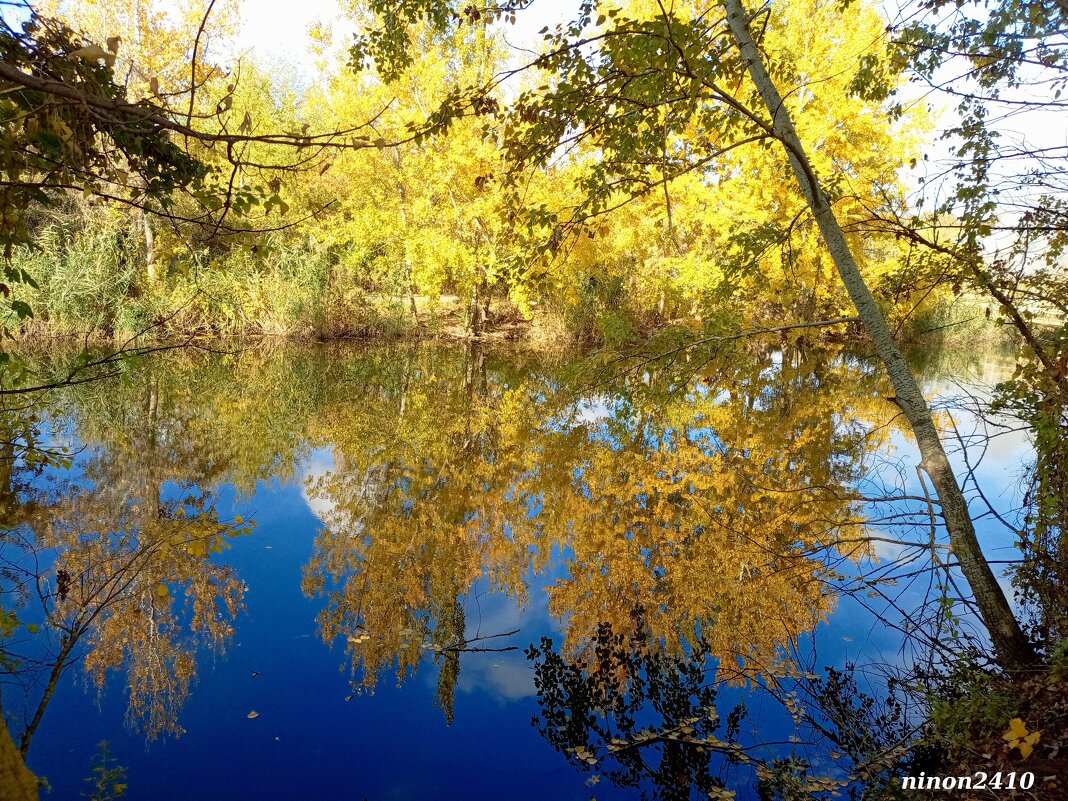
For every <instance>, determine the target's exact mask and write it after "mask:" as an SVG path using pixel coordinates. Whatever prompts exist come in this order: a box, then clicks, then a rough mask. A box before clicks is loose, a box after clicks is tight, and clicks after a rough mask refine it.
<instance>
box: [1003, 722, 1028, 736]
mask: <svg viewBox="0 0 1068 801" xmlns="http://www.w3.org/2000/svg"><path fill="white" fill-rule="evenodd" d="M1026 736H1027V724H1025V723H1024V722H1023V721H1022V720H1020V718H1013V719H1012V720H1010V721H1009V730H1008V731H1007V732H1006V733H1005V734H1004V735H1003V738H1004V739H1006V740H1018V739H1020V738H1021V737H1026Z"/></svg>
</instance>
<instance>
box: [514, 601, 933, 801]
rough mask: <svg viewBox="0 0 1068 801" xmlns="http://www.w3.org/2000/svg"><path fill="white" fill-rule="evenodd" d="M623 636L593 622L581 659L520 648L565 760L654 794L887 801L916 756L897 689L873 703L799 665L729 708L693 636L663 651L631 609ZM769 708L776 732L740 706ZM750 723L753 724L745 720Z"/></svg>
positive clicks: (760, 683) (849, 675) (541, 719)
mask: <svg viewBox="0 0 1068 801" xmlns="http://www.w3.org/2000/svg"><path fill="white" fill-rule="evenodd" d="M632 618H633V623H632V624H631V626H630V627H629V630H628V632H627V633H626V634H623V633H618V632H615V631H613V629H612V627H611V626H609V625H608V624H602V625H601V626H599V627H598V629H597V632H596V634H595V636H594V638H593V640H592V642H591V643H590V646H591V647H590V648H589V649H588V650H587V652H586V654H585V655H584V656H582V657H579V658H577V659H576V658H571V657H568V656H567V655H565V654H564V653H562V652H561V651H560V650H559V649H556V648H554V646H553V643H552V641H551V640H550V639H548V638H543V639H542V641H541V643H540V644H539V645H536V646H531V647H530V648H529V649H528V651H527V655H528V657H529V658H530V659H531V660H532V661H533V663H534V671H535V686H536V688H537V692H538V704H539V715H538V716H537V717H536V718H535V719H534V726H535V728H536V729H537V730H538V732H539V734H541V735H542V736H543V737H544V738H545V739H546V741H547V742H548V743H549V744H550V745H552V746H553V747H554V748H555V749H557V750H558V751H560V752H561V753H563V754H564V755H565V756H566V758H567V759H568V761H569V762H571V764H573V765H575V766H576V767H578V768H580V769H581V770H583V771H584V772H587V773H589V774H591V775H590V778H589V779H588V780H587V784H590V785H593V784H596V783H598V782H599V781H600V780H601V778H602V777H603V778H604V779H606V780H607V781H610V782H611V783H612V784H614V785H617V786H619V787H629V788H636V789H638V790H639V791H640V795H641V798H643V799H650V800H655V801H690V799H716V798H724V799H726V798H734V797H735V789H737V788H747V787H752V788H754V790H755V793H756V795H757V796H758V797H759V798H760V799H762V800H766V801H772V800H773V799H780V800H781V801H795V799H796V800H797V801H800V799H813V798H828V799H829V798H839V797H847V798H852V799H862V798H863V799H876V798H878V799H890V798H894V797H896V796H895V792H896V791H895V790H894V787H893V782H892V779H893V777H895V776H897V775H900V774H901V773H902V772H907V768H906V766H907V765H908V764H914V760H915V759H916V754H914V753H913V752H912V750H911V743H912V741H913V736H912V735H913V734H914V729H913V727H912V724H911V721H910V720H909V715H908V714H907V713H908V710H907V707H906V706H905V705H904V704H903V703H902V701H901V700H900V693H899V692H898V688H897V687H896V686H895V685H894V684H891V685H890V686H889V687H888V688H887V689H886V690H885V692H883V693H882V695H883V697H882V699H881V700H876V699H875V698H874V697H872V696H869V695H867V694H865V693H863V692H862V691H861V690H860V688H859V686H858V684H857V681H856V679H855V676H854V668H853V667H852V666H847V667H846V668H845V669H844V670H834V669H829V668H828V669H825V670H824V673H823V675H822V676H819V675H815V674H812V673H807V672H805V671H801V670H799V669H796V668H795V669H794V670H780V671H779V672H777V673H768V674H761V675H758V676H754V677H753V679H754V680H753V682H752V684H751V685H750V690H749V691H748V692H747V693H746V695H745V696H744V698H743V699H742V700H740V701H738V702H737V703H735V704H734V705H733V706H732V707H731V708H730V709H729V711H726V710H725V714H721V709H720V707H719V706H718V703H721V699H720V695H721V690H722V687H723V679H722V677H721V676H720V675H719V671H718V667H717V660H715V658H714V657H713V656H712V651H711V649H710V648H709V646H708V644H707V643H704V642H701V641H698V642H697V643H695V644H694V645H692V646H691V647H689V648H688V649H687V650H686V651H685V653H681V654H668V653H665V652H664V651H663V649H661V648H659V647H657V646H656V645H655V644H654V643H652V642H651V640H650V639H649V631H648V629H647V628H646V625H645V615H644V612H643V611H642V610H641V609H635V610H633V612H632ZM769 703H770V704H774V705H776V707H777V708H778V710H779V711H780V712H781V713H782V717H783V718H784V720H785V721H786V723H785V726H786V728H785V732H786V734H779V733H777V732H778V731H779V729H773V730H772V731H763V732H761V731H759V730H756V729H755V728H754V726H753V725H747V724H748V723H749V722H750V721H749V715H748V711H747V710H748V705H755V706H758V707H759V708H760V710H761V711H760V717H761V718H765V719H766V718H767V717H769V709H768V708H767V707H768V705H769ZM751 722H752V723H753V724H755V723H756V721H755V720H754V721H751Z"/></svg>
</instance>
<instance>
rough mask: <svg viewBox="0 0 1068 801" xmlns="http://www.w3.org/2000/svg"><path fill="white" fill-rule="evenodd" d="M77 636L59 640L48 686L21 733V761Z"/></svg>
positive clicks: (67, 634)
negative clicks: (57, 651)
mask: <svg viewBox="0 0 1068 801" xmlns="http://www.w3.org/2000/svg"><path fill="white" fill-rule="evenodd" d="M79 636H80V635H78V636H75V635H74V634H72V633H70V632H68V633H66V634H64V635H63V637H62V638H61V639H60V648H59V654H58V655H57V656H56V661H55V662H54V663H53V664H52V670H51V672H50V673H49V675H48V684H46V685H45V690H44V694H43V695H42V696H41V700H40V702H39V703H38V704H37V709H36V711H35V712H34V713H33V719H32V720H31V721H30V724H29V725H28V726H27V727H26V731H24V732H23V733H22V737H20V738H19V754H20V755H21V756H22V758H23V759H25V758H26V752H27V751H29V750H30V741H31V740H32V739H33V735H34V733H35V732H36V731H37V727H38V726H40V725H41V718H43V717H44V713H45V709H47V708H48V702H49V701H51V700H52V695H53V693H55V691H56V685H57V684H59V677H60V676H62V675H63V670H64V669H65V668H66V667H67V657H69V656H70V652H71V651H73V650H74V646H75V644H76V643H77V642H78V638H79Z"/></svg>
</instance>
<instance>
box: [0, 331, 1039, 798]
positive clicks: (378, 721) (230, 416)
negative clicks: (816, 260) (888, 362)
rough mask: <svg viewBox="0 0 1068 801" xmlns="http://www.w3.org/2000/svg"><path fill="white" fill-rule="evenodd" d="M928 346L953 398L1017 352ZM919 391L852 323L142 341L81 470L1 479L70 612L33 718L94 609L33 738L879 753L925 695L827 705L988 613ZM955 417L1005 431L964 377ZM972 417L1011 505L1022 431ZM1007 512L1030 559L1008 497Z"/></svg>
mask: <svg viewBox="0 0 1068 801" xmlns="http://www.w3.org/2000/svg"><path fill="white" fill-rule="evenodd" d="M52 358H59V357H52ZM917 365H918V369H919V370H920V371H921V374H922V375H923V377H924V382H925V387H926V389H927V391H928V393H929V395H931V396H934V397H937V398H942V399H949V398H958V399H959V398H960V397H961V396H963V395H964V394H965V390H967V391H969V392H973V393H977V394H978V395H980V396H985V395H988V394H989V391H990V387H991V386H992V385H993V384H994V383H995V382H996V381H997V380H1000V379H1002V378H1004V377H1006V376H1007V374H1008V372H1009V371H1011V366H1012V362H1011V359H1010V358H1008V357H1007V356H1005V355H1004V354H995V353H991V354H978V353H975V354H964V355H962V354H951V353H944V352H942V353H936V352H931V353H925V354H921V355H920V357H918V358H917ZM888 394H889V393H888V391H887V387H886V386H885V385H884V383H883V381H882V380H881V379H880V373H879V371H878V370H877V369H876V367H875V366H874V365H873V364H872V363H870V362H868V361H866V360H864V359H862V358H857V357H853V356H848V355H844V354H828V353H827V352H826V351H816V352H812V353H807V354H806V353H803V352H798V351H796V350H790V351H789V352H787V353H785V354H784V353H783V352H781V351H770V350H769V351H767V352H758V353H753V352H744V351H738V352H734V353H731V354H718V355H715V356H714V357H713V355H711V354H703V355H702V354H697V353H689V352H687V353H686V354H680V355H678V356H676V357H675V358H672V359H670V360H658V361H646V360H644V359H640V358H637V359H632V360H626V361H617V362H603V361H602V362H598V363H590V362H586V361H583V360H581V359H579V358H577V357H574V358H556V359H550V358H546V357H536V356H532V355H529V354H524V353H522V352H520V351H514V350H487V351H483V350H481V349H477V348H474V347H468V348H463V347H457V348H441V347H430V346H375V347H360V348H342V347H325V346H324V347H300V348H295V347H287V348H280V349H277V350H265V349H252V350H245V351H242V352H235V353H205V352H198V351H187V352H179V353H171V354H167V355H160V356H156V357H153V358H150V359H142V360H140V361H138V362H137V363H136V364H133V365H131V366H129V367H128V368H127V369H126V370H125V371H124V373H123V375H121V376H119V377H117V378H114V379H110V380H108V381H106V382H101V383H96V384H89V385H85V386H83V387H80V388H78V389H77V390H71V391H69V392H67V393H66V394H65V395H62V396H58V397H56V398H55V399H54V403H53V404H52V405H51V406H50V407H49V408H48V409H47V410H46V411H45V412H44V420H45V429H44V431H43V432H42V436H44V437H45V438H46V439H47V440H48V442H49V443H50V444H51V445H53V446H55V447H63V446H67V447H69V448H70V449H71V450H72V452H73V453H74V457H73V463H72V464H71V466H70V467H69V468H67V469H55V468H50V469H46V470H43V471H38V470H34V469H32V467H31V466H29V465H26V464H25V463H24V462H16V465H17V468H16V469H15V470H13V471H9V472H10V473H11V475H9V476H6V477H5V480H6V482H7V486H6V487H5V488H4V492H5V499H7V501H10V502H7V501H5V503H6V505H5V507H4V508H5V510H7V511H6V512H5V514H7V515H8V520H7V525H6V527H7V529H8V531H9V535H8V536H7V538H6V539H5V540H4V542H3V551H2V556H3V558H4V561H5V563H6V564H8V565H9V566H12V565H13V566H15V567H16V568H17V569H16V570H15V572H14V574H12V575H14V576H16V577H17V576H20V575H21V576H22V577H23V583H24V584H25V581H24V579H25V577H26V576H28V575H31V574H32V575H33V577H34V579H35V580H34V581H33V582H30V584H31V585H32V588H33V591H32V592H31V593H30V595H29V597H26V598H23V599H21V602H20V604H21V605H20V607H19V608H20V610H21V611H20V617H22V618H23V620H24V621H27V622H31V623H36V624H39V625H40V626H41V627H42V630H41V633H40V634H39V635H36V636H33V637H29V636H25V637H23V638H21V639H19V640H18V642H17V646H18V647H17V649H13V650H18V651H19V653H20V654H22V655H24V656H25V661H24V663H23V666H22V668H21V669H20V670H19V671H17V672H16V673H15V674H14V675H13V676H10V677H7V678H8V679H9V680H8V681H7V682H6V683H5V685H4V689H3V709H4V713H5V715H6V717H7V720H8V727H9V729H10V730H11V731H12V733H13V734H15V735H17V734H18V733H20V732H21V731H22V730H23V729H25V721H27V720H29V718H30V717H32V715H33V712H34V710H35V709H36V708H37V706H38V703H39V701H40V699H41V697H42V693H43V692H44V690H45V686H46V684H47V681H48V677H49V675H50V670H51V665H52V663H54V660H55V654H56V653H57V651H59V650H60V649H61V648H62V646H63V644H64V640H63V639H62V638H61V633H60V629H61V627H63V626H66V627H67V630H68V631H77V632H78V634H79V636H78V642H77V643H76V645H75V647H74V648H73V650H72V651H71V653H70V661H71V664H70V666H69V667H68V668H67V669H65V670H64V671H62V673H61V675H60V676H59V680H58V682H57V684H56V690H55V694H54V696H53V697H52V698H51V699H50V700H49V702H48V703H47V705H46V707H45V708H44V713H43V716H42V717H41V720H40V725H39V727H38V728H37V729H36V731H35V733H34V735H33V739H32V745H31V747H30V749H29V757H28V764H29V766H30V767H31V768H32V769H33V770H34V771H35V772H37V773H38V774H39V775H41V776H44V777H46V778H47V780H48V782H49V783H50V785H51V786H52V788H53V792H52V794H51V795H50V796H46V797H50V798H55V799H73V798H78V797H80V794H81V793H82V792H83V791H86V792H87V793H89V794H91V791H90V790H88V789H87V788H89V785H88V784H87V783H86V777H88V776H90V774H91V772H92V770H93V764H94V754H95V753H96V752H97V748H98V744H99V743H100V742H101V741H107V742H108V743H109V744H110V750H111V753H112V756H113V758H114V763H113V764H115V765H118V766H121V768H122V769H123V770H124V778H123V779H122V781H123V782H124V783H125V784H126V785H127V789H126V792H125V796H124V797H125V798H127V799H134V800H135V801H139V800H141V799H144V800H145V801H149V800H151V801H167V800H168V799H216V798H218V799H228V801H240V800H243V799H248V800H249V801H252V800H253V799H255V800H256V801H271V800H273V799H278V800H279V801H281V800H282V799H305V798H316V799H354V800H355V801H359V800H360V799H370V800H371V801H378V799H383V800H384V799H439V798H440V799H445V798H464V799H472V800H473V799H494V801H497V799H500V798H502V797H504V798H513V799H554V801H563V800H565V799H576V801H578V800H580V799H581V800H582V801H586V799H590V798H597V799H615V798H619V799H628V798H635V799H637V798H641V797H648V798H665V799H668V798H671V799H676V798H677V799H688V798H706V797H717V793H719V789H717V788H725V789H726V790H731V791H734V792H735V793H736V794H737V797H739V798H755V797H756V784H757V781H758V779H759V777H761V776H764V777H765V779H766V780H768V781H771V780H772V779H767V777H769V776H771V777H773V778H774V776H775V775H778V774H776V771H779V773H780V774H781V773H783V772H784V771H785V772H786V773H791V772H792V774H794V775H799V776H801V777H802V779H801V781H812V782H816V784H815V785H813V786H821V785H819V784H818V783H819V782H825V783H826V786H833V783H834V782H841V783H844V782H847V781H850V780H851V779H852V778H854V774H855V772H856V766H857V764H858V763H860V762H861V761H863V759H865V758H866V757H865V756H864V755H865V754H868V755H869V756H870V755H871V754H872V753H874V752H875V751H877V750H878V747H879V742H880V741H879V739H878V738H879V737H883V738H884V739H887V741H889V739H892V737H893V735H894V733H895V732H898V731H899V730H900V727H901V726H902V725H906V724H907V722H908V721H909V719H910V715H911V714H912V713H911V712H910V710H908V709H904V710H903V711H902V712H901V713H900V717H896V718H893V717H892V716H888V717H886V718H885V719H877V716H872V715H874V713H871V714H869V717H864V716H863V715H861V716H858V717H853V718H849V716H848V715H847V716H846V718H847V719H836V720H833V721H832V722H831V723H828V720H829V719H828V717H827V715H828V714H831V713H828V709H831V708H832V707H834V700H835V699H847V701H848V703H847V704H846V705H847V706H850V707H852V704H853V699H855V698H856V697H857V694H858V693H865V694H866V695H870V696H872V697H873V698H875V699H876V705H875V707H874V708H875V709H883V708H884V707H883V706H882V703H883V701H884V698H885V690H886V677H887V676H889V675H892V674H893V673H894V672H895V670H897V669H899V668H901V667H903V666H905V665H907V664H908V663H909V662H910V660H911V659H912V658H914V657H916V656H917V655H920V656H922V655H923V654H922V653H921V652H922V651H923V650H924V649H923V646H922V643H921V645H917V642H916V638H914V637H913V638H909V637H906V633H903V631H902V629H903V628H905V629H908V628H909V627H910V626H913V627H915V630H919V628H921V627H922V626H921V624H923V625H926V626H927V627H928V630H931V631H935V632H939V631H940V632H942V633H943V634H944V635H945V636H946V637H949V636H952V635H955V634H956V635H960V636H966V635H967V634H968V633H969V631H970V630H971V629H972V628H973V627H972V626H970V624H969V621H968V618H967V616H966V615H961V616H958V617H957V618H956V619H953V618H951V617H949V616H945V620H942V618H940V617H939V616H940V615H941V614H942V612H943V611H944V610H945V604H944V603H941V602H940V601H939V596H940V594H941V590H940V589H939V585H940V584H941V583H943V581H944V579H945V577H946V576H954V575H955V571H953V570H952V569H949V570H948V572H945V571H939V570H937V569H933V568H932V565H933V564H934V565H936V566H937V559H946V554H945V552H944V551H935V552H934V553H935V554H936V559H935V561H934V562H932V551H931V550H930V548H925V547H923V546H924V545H925V544H929V539H930V531H929V521H928V520H927V519H926V517H925V516H924V512H925V511H926V509H927V506H926V504H925V503H924V502H923V487H922V485H921V484H920V482H919V481H918V479H917V475H916V472H915V464H916V460H917V459H916V454H915V453H914V451H913V449H912V446H911V445H910V444H909V441H908V439H907V438H906V437H905V436H904V434H903V433H902V431H901V428H900V422H899V421H898V419H897V418H896V416H895V413H896V408H895V407H894V406H893V404H892V403H890V402H888V401H887V400H886V398H885V396H886V395H888ZM965 405H966V404H965ZM940 420H941V423H942V425H943V427H944V429H945V430H947V431H952V430H954V428H953V427H954V426H956V430H958V431H960V432H962V435H963V436H965V437H967V436H968V435H970V434H971V433H974V432H975V430H976V425H977V424H976V421H975V418H974V416H972V415H970V414H969V412H968V410H967V409H966V408H964V407H963V405H962V404H960V403H957V404H955V408H954V410H953V411H952V412H948V411H947V412H945V413H944V414H943V416H942V417H941V418H940ZM973 444H974V443H973ZM977 448H978V445H976V446H975V447H974V448H973V451H972V459H973V462H972V467H974V468H975V475H976V478H977V481H978V482H979V483H980V484H981V486H983V487H984V488H987V495H988V497H989V498H992V499H993V501H992V502H993V503H994V505H995V506H997V508H998V509H1000V510H1002V511H1006V512H1009V513H1011V510H1012V508H1013V507H1014V504H1015V501H1016V496H1017V492H1018V490H1017V489H1016V484H1017V480H1018V479H1019V477H1020V476H1021V475H1022V472H1023V469H1024V465H1025V463H1026V461H1027V459H1028V458H1029V453H1030V450H1029V445H1028V443H1027V441H1026V439H1025V438H1024V437H1023V435H1022V434H1020V433H1018V432H1015V431H1009V432H1007V433H1002V434H1001V435H1000V436H998V437H996V438H995V439H993V440H992V441H990V442H989V443H988V444H987V446H986V447H985V449H984V450H983V458H982V460H981V461H978V463H975V460H977V459H978V450H977ZM956 459H957V462H958V465H961V466H963V465H964V461H963V457H962V456H961V455H960V454H958V455H957V456H956ZM991 488H992V491H991ZM892 495H894V496H897V495H902V496H909V497H905V498H898V499H895V500H885V499H886V498H889V496H892ZM871 498H883V499H884V500H879V501H872V500H870V499H871ZM15 501H17V503H15ZM976 502H977V503H979V499H978V498H977V499H976ZM12 510H15V511H12ZM11 532H15V533H17V535H18V536H17V537H16V536H14V535H13V534H11ZM981 533H982V537H983V543H984V547H985V549H986V551H987V554H988V556H990V558H992V559H995V560H1008V559H1010V558H1011V557H1012V556H1013V554H1014V551H1012V547H1011V546H1012V542H1011V537H1008V536H1006V535H1005V534H1004V533H1003V531H1002V530H1001V529H1000V528H998V527H997V526H996V521H994V522H992V521H991V520H990V519H987V520H985V521H984V528H983V530H982V532H981ZM891 540H893V541H891ZM909 543H918V545H916V546H913V545H910V544H909ZM999 569H1000V567H999ZM19 571H22V572H21V573H19ZM14 583H17V581H14V579H12V578H11V576H9V577H8V584H7V585H5V595H4V598H5V603H6V604H8V605H13V604H14V603H15V601H16V599H15V596H14V595H12V592H11V590H12V588H13V586H14ZM27 586H29V585H27ZM46 612H47V614H48V615H49V616H50V618H49V619H50V620H51V623H52V625H49V621H48V620H46V617H45V614H46ZM906 617H907V618H910V619H911V620H912V623H910V624H905V623H904V619H905V618H906ZM57 626H59V627H60V628H57ZM34 660H38V662H36V663H35V662H34ZM50 660H51V661H50ZM849 664H855V665H857V669H856V671H855V672H853V673H849V672H846V673H844V674H840V673H831V674H828V673H826V672H825V668H826V667H832V668H837V669H839V670H841V669H843V668H845V667H846V666H847V665H849ZM31 668H32V669H31ZM876 668H878V669H876ZM886 709H888V710H891V711H892V707H886ZM839 711H840V710H839ZM831 712H832V713H833V709H831ZM865 714H868V713H865ZM888 714H889V713H888ZM832 717H833V715H832ZM880 720H881V722H880ZM817 724H818V725H817ZM880 726H882V727H884V728H885V731H882V730H880ZM895 727H896V728H895ZM828 731H830V733H831V735H832V736H828ZM849 732H852V734H849ZM836 733H837V734H836ZM864 737H868V738H869V739H867V740H864ZM791 755H793V757H794V759H793V761H792V762H791V761H786V760H788V758H789V757H790V756H791ZM799 765H801V766H802V767H798V766H799ZM872 774H873V775H875V774H878V766H877V765H876V766H874V767H872ZM780 780H781V776H780Z"/></svg>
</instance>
